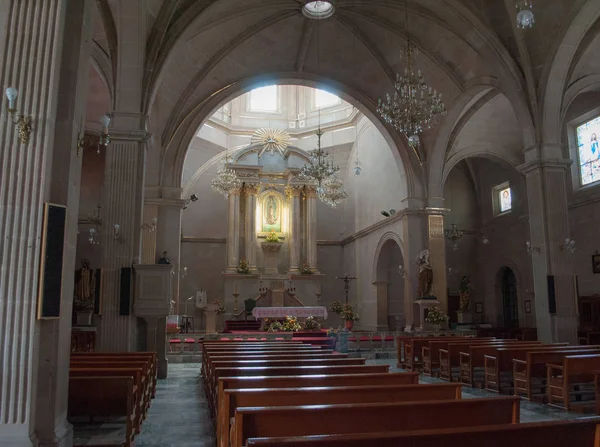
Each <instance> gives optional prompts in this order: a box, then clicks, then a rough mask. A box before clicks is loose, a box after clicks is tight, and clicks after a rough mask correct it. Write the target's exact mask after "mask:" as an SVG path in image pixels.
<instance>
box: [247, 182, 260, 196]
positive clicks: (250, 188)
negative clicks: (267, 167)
mask: <svg viewBox="0 0 600 447" xmlns="http://www.w3.org/2000/svg"><path fill="white" fill-rule="evenodd" d="M259 189H260V183H244V192H245V193H246V195H248V196H256V195H257V194H258V190H259Z"/></svg>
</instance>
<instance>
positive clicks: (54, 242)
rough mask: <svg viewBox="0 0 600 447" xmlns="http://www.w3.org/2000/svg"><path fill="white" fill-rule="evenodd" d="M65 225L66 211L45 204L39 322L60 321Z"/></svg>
mask: <svg viewBox="0 0 600 447" xmlns="http://www.w3.org/2000/svg"><path fill="white" fill-rule="evenodd" d="M66 224H67V207H65V206H63V205H55V204H52V203H45V204H44V216H43V222H42V245H41V251H40V276H39V284H38V303H37V304H38V306H37V317H38V319H55V318H60V297H61V295H62V270H63V254H64V249H65V230H66Z"/></svg>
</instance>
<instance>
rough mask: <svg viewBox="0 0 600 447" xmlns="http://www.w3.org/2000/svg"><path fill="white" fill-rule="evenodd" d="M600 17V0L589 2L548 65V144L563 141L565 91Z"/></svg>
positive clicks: (543, 131) (545, 100) (544, 135)
mask: <svg viewBox="0 0 600 447" xmlns="http://www.w3.org/2000/svg"><path fill="white" fill-rule="evenodd" d="M599 19H600V2H598V1H596V0H588V1H586V2H585V3H584V4H583V5H582V7H581V8H580V9H579V11H578V12H577V13H576V14H575V17H574V18H573V20H571V21H570V25H569V27H568V29H567V31H566V32H565V34H564V37H563V39H562V41H561V42H560V44H559V46H558V48H557V50H556V51H555V53H554V56H553V57H552V59H551V60H550V62H549V64H550V65H549V66H548V67H547V68H546V70H545V71H546V73H547V77H546V81H545V88H544V92H543V95H544V96H543V108H542V129H541V132H540V133H541V136H542V138H543V141H544V143H550V144H560V143H561V141H562V132H561V128H562V126H561V124H562V122H561V115H562V112H563V110H565V108H564V106H563V101H564V93H565V90H566V88H567V83H568V81H569V79H568V78H569V73H570V72H571V69H572V66H573V63H574V61H575V58H576V55H577V54H578V51H579V49H580V46H581V44H582V42H583V40H584V39H585V36H586V35H587V33H588V31H589V30H590V28H591V27H592V26H593V25H594V23H595V22H596V21H597V20H599Z"/></svg>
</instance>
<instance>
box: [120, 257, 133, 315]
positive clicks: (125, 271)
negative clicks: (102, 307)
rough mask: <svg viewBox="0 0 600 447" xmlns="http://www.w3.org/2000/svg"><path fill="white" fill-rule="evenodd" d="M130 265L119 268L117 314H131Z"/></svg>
mask: <svg viewBox="0 0 600 447" xmlns="http://www.w3.org/2000/svg"><path fill="white" fill-rule="evenodd" d="M131 274H132V268H131V267H122V268H121V292H120V295H119V315H131V282H132V281H131Z"/></svg>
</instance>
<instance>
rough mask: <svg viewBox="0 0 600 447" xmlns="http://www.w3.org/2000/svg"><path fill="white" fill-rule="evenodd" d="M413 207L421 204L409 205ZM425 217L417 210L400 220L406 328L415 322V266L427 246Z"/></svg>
mask: <svg viewBox="0 0 600 447" xmlns="http://www.w3.org/2000/svg"><path fill="white" fill-rule="evenodd" d="M411 205H413V206H415V207H420V206H422V205H421V204H419V203H417V204H411ZM426 218H427V216H426V215H423V214H420V212H419V211H418V210H415V211H414V212H410V211H408V210H407V211H406V214H405V215H404V217H403V218H402V231H403V236H402V241H403V243H404V244H403V245H404V247H403V253H402V258H403V267H404V269H403V270H404V315H405V318H406V327H408V328H410V327H411V326H412V324H413V323H414V321H415V319H414V318H415V317H414V302H415V300H416V299H417V283H418V281H417V275H418V268H417V266H416V264H415V260H416V259H417V255H418V254H419V252H420V251H421V250H423V249H424V248H425V247H426V246H427V245H426V242H427V221H426Z"/></svg>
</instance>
